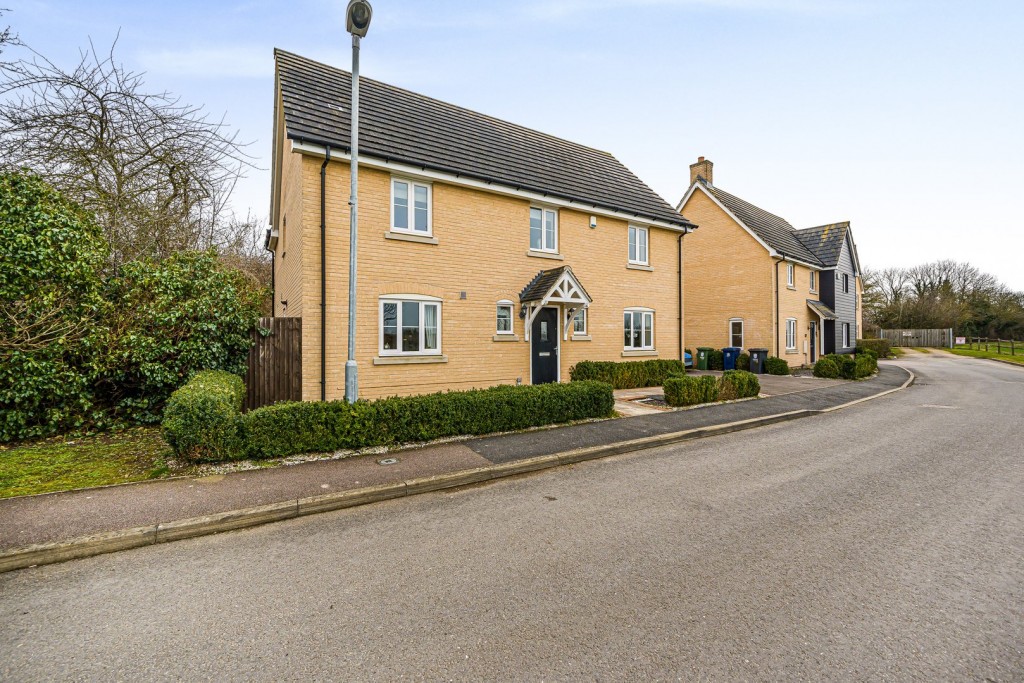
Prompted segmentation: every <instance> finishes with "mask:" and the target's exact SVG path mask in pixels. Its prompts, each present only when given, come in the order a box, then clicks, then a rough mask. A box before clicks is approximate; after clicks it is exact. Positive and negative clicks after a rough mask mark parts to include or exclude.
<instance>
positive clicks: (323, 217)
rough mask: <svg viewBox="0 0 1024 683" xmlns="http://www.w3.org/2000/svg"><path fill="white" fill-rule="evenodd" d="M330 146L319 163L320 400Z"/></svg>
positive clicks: (324, 368) (323, 398)
mask: <svg viewBox="0 0 1024 683" xmlns="http://www.w3.org/2000/svg"><path fill="white" fill-rule="evenodd" d="M330 162H331V147H330V145H328V146H327V154H326V155H325V156H324V163H322V164H321V165H320V400H321V401H326V400H327V164H329V163H330Z"/></svg>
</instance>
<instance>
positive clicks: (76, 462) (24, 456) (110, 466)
mask: <svg viewBox="0 0 1024 683" xmlns="http://www.w3.org/2000/svg"><path fill="white" fill-rule="evenodd" d="M172 456H173V453H172V451H171V448H170V446H168V445H167V444H166V443H165V442H164V440H163V438H161V436H160V428H159V427H139V428H136V429H129V430H126V431H123V432H115V433H110V434H99V435H96V436H88V437H82V438H71V437H56V438H53V439H46V440H44V441H37V442H34V443H29V444H22V445H15V446H0V498H10V497H12V496H27V495H32V494H36V493H50V492H53V491H66V490H69V489H78V488H85V487H89V486H106V485H109V484H124V483H127V482H132V481H142V480H144V479H156V478H159V477H163V476H167V474H168V473H169V470H168V467H167V461H168V459H170V458H171V457H172Z"/></svg>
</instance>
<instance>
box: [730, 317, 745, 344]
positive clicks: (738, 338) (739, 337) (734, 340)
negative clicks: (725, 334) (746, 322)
mask: <svg viewBox="0 0 1024 683" xmlns="http://www.w3.org/2000/svg"><path fill="white" fill-rule="evenodd" d="M729 346H735V347H736V348H740V349H742V348H743V321H742V320H740V319H739V318H733V319H732V320H730V321H729Z"/></svg>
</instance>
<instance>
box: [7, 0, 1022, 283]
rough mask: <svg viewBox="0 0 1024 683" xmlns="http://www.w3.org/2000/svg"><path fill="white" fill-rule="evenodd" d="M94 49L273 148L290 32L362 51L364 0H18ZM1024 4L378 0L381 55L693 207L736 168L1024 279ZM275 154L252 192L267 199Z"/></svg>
mask: <svg viewBox="0 0 1024 683" xmlns="http://www.w3.org/2000/svg"><path fill="white" fill-rule="evenodd" d="M0 4H3V5H6V6H10V7H11V12H10V13H9V14H6V15H5V16H4V18H3V21H4V22H5V23H10V24H11V25H12V28H13V29H14V30H15V31H17V32H18V33H19V34H20V36H21V38H22V40H23V41H25V42H26V43H28V44H30V45H31V46H33V47H34V48H35V49H37V50H38V51H40V52H41V53H43V54H45V55H46V56H47V57H49V58H50V59H52V60H53V61H55V62H57V63H59V64H67V65H68V66H71V64H72V63H73V62H74V60H75V59H76V54H77V49H78V47H79V46H83V45H86V44H87V41H88V39H89V38H90V37H91V38H92V39H93V41H94V42H95V43H96V44H97V45H100V46H105V45H109V43H110V42H111V41H112V40H113V38H114V37H115V35H116V34H117V32H118V31H119V30H120V42H119V44H118V52H117V54H118V55H119V57H120V59H121V61H122V62H123V63H124V64H125V65H126V66H128V67H129V68H132V69H137V70H142V71H146V72H147V76H146V81H147V84H148V86H149V87H150V88H151V89H152V90H165V89H166V90H171V91H173V92H175V93H176V94H178V95H180V96H181V97H182V99H183V100H184V101H185V102H188V103H191V104H200V105H204V106H205V107H206V108H207V109H208V110H209V111H210V112H212V113H213V114H215V115H217V116H220V115H222V114H223V115H225V116H226V118H227V121H228V122H229V123H230V124H231V125H232V126H234V127H236V128H237V129H239V130H240V131H241V136H242V138H244V139H246V140H250V141H252V143H253V144H252V146H251V148H250V152H251V153H252V154H253V155H254V156H256V157H257V159H258V163H259V164H260V165H261V167H262V168H264V169H266V168H267V167H269V164H270V161H269V160H270V138H271V123H272V116H271V112H272V102H273V99H272V98H273V69H274V64H273V48H274V47H281V48H284V49H287V50H291V51H293V52H297V53H299V54H302V55H305V56H308V57H311V58H314V59H319V60H321V61H325V62H328V63H330V64H333V65H337V66H340V67H342V68H345V69H348V68H349V66H350V47H349V46H350V42H349V37H348V35H347V34H346V33H345V31H344V8H345V1H344V0H331V1H328V0H275V1H273V2H270V1H263V0H251V1H249V2H231V1H230V0H215V1H213V2H211V1H210V0H205V1H203V2H195V1H193V0H177V1H176V2H139V1H137V0H135V1H127V0H124V1H115V0H107V1H103V0H94V1H89V0H76V1H64V0H53V1H34V0H28V1H24V2H19V1H18V0H7V2H4V3H0ZM1022 36H1024V3H1022V2H1012V1H1011V2H985V1H984V0H979V1H976V2H945V1H921V2H911V1H901V0H837V1H834V2H830V1H829V0H639V1H635V2H625V1H617V0H592V1H588V0H547V1H542V0H521V1H519V2H486V1H477V2H469V1H466V2H457V1H455V0H451V1H444V2H422V1H421V2H410V1H403V2H399V1H398V0H376V1H375V2H374V17H373V24H372V26H371V27H370V34H369V36H368V37H367V38H366V39H364V41H363V50H362V65H361V66H362V73H363V74H364V75H366V76H369V77H372V78H376V79H379V80H383V81H386V82H389V83H393V84H395V85H400V86H402V87H405V88H409V89H411V90H414V91H416V92H420V93H423V94H426V95H430V96H432V97H437V98H439V99H442V100H446V101H449V102H453V103H455V104H458V105H462V106H465V107H469V108H471V109H475V110H478V111H481V112H484V113H486V114H490V115H492V116H497V117H499V118H504V119H507V120H510V121H513V122H516V123H519V124H523V125H526V126H529V127H532V128H536V129H538V130H541V131H544V132H547V133H551V134H554V135H558V136H561V137H565V138H568V139H571V140H574V141H577V142H581V143H584V144H587V145H590V146H593V147H598V148H601V149H604V150H607V151H609V152H611V153H613V154H614V155H615V156H617V157H618V158H619V159H620V160H622V161H623V162H624V163H625V164H626V166H628V167H629V168H630V169H632V170H633V172H635V173H636V174H637V175H638V176H639V177H640V178H641V179H642V180H644V181H645V182H646V183H647V184H648V185H650V186H651V187H652V188H654V190H655V191H656V192H658V193H659V194H660V195H661V196H663V197H664V198H665V199H666V200H668V201H669V202H670V203H672V204H673V205H675V204H676V202H678V200H679V199H680V197H681V196H682V194H683V191H684V190H685V188H686V184H687V182H688V179H689V177H688V174H689V171H688V166H689V164H690V163H692V162H693V161H695V160H696V158H697V156H698V155H704V156H706V157H708V158H709V159H711V160H712V161H714V163H715V172H714V173H715V175H714V180H715V184H716V185H718V186H719V187H721V188H723V189H725V190H727V191H729V192H731V193H733V194H736V195H739V196H740V197H743V198H744V199H746V200H748V201H751V202H753V203H755V204H757V205H759V206H761V207H762V208H764V209H767V210H769V211H771V212H773V213H777V214H779V215H781V216H783V217H784V218H786V219H787V220H789V221H790V222H791V223H792V224H793V225H795V226H796V227H798V228H800V227H809V226H813V225H820V224H823V223H831V222H835V221H840V220H850V221H852V222H853V230H854V235H855V238H856V240H857V244H858V248H859V250H860V255H861V260H862V263H863V265H864V266H865V267H868V268H878V267H884V266H890V265H915V264H917V263H921V262H924V261H928V260H933V259H939V258H954V259H958V260H967V261H970V262H972V263H974V264H976V265H978V266H979V267H981V268H983V269H984V270H987V271H989V272H991V273H993V274H995V275H997V276H998V277H999V278H1000V279H1002V280H1003V281H1004V282H1005V283H1006V284H1008V285H1010V286H1012V287H1014V288H1015V289H1022V290H1024V266H1022V257H1024V219H1022V216H1024V211H1022V210H1021V204H1022V199H1024V38H1022ZM269 187H270V174H269V171H267V170H264V171H258V172H252V173H251V174H250V177H249V178H248V179H247V180H245V181H244V182H243V184H242V186H241V187H240V188H239V189H238V190H237V193H236V196H235V206H236V208H237V209H238V210H239V211H240V212H241V213H245V211H246V210H247V209H249V208H252V209H253V210H254V211H255V212H256V213H258V214H260V215H266V213H267V211H268V206H269Z"/></svg>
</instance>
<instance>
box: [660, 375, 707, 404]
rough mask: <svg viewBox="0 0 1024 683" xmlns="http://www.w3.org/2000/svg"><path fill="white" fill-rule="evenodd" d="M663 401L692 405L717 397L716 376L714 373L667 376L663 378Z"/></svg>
mask: <svg viewBox="0 0 1024 683" xmlns="http://www.w3.org/2000/svg"><path fill="white" fill-rule="evenodd" d="M664 389H665V403H667V404H669V405H670V406H692V405H697V404H698V403H710V402H712V401H715V400H717V399H718V378H717V377H715V376H714V375H701V376H700V377H694V376H679V377H669V378H668V379H666V380H665V384H664Z"/></svg>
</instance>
